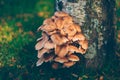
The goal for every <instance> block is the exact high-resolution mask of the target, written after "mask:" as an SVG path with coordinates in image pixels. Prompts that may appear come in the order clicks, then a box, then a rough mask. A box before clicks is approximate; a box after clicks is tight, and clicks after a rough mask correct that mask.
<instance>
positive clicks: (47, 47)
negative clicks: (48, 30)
mask: <svg viewBox="0 0 120 80" xmlns="http://www.w3.org/2000/svg"><path fill="white" fill-rule="evenodd" d="M44 48H46V49H53V48H55V44H54V43H53V42H52V41H50V40H49V41H46V43H45V44H44Z"/></svg>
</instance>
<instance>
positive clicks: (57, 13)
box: [54, 11, 69, 17]
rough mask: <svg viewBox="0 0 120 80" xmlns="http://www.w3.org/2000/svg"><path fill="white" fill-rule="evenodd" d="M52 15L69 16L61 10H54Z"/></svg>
mask: <svg viewBox="0 0 120 80" xmlns="http://www.w3.org/2000/svg"><path fill="white" fill-rule="evenodd" d="M54 15H55V16H57V17H65V16H69V15H68V14H67V13H65V12H62V11H57V12H55V14H54Z"/></svg>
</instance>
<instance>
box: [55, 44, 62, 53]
mask: <svg viewBox="0 0 120 80" xmlns="http://www.w3.org/2000/svg"><path fill="white" fill-rule="evenodd" d="M60 50H61V47H60V46H59V45H55V54H56V55H58V53H59V51H60Z"/></svg>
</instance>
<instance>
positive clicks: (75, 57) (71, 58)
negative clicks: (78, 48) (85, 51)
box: [68, 54, 80, 61]
mask: <svg viewBox="0 0 120 80" xmlns="http://www.w3.org/2000/svg"><path fill="white" fill-rule="evenodd" d="M68 60H70V61H79V60H80V59H79V57H78V56H76V55H74V54H71V55H69V56H68Z"/></svg>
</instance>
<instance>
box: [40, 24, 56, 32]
mask: <svg viewBox="0 0 120 80" xmlns="http://www.w3.org/2000/svg"><path fill="white" fill-rule="evenodd" d="M39 29H40V30H42V31H45V32H50V31H53V30H55V29H56V25H51V24H46V25H42V26H40V28H39Z"/></svg>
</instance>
